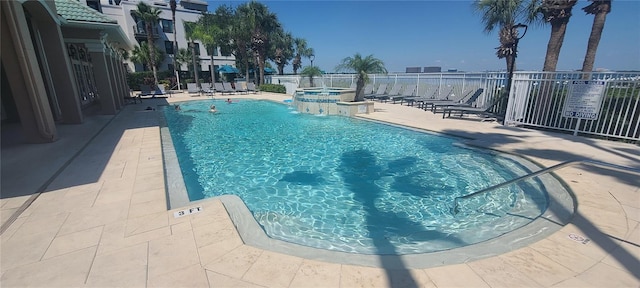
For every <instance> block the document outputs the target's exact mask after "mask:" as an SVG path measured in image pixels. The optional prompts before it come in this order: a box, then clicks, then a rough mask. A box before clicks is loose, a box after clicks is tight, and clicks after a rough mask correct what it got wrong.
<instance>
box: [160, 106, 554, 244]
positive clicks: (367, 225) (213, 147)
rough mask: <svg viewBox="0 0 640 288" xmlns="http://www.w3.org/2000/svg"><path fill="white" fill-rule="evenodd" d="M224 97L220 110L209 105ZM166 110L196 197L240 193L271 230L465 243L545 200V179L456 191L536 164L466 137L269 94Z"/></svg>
mask: <svg viewBox="0 0 640 288" xmlns="http://www.w3.org/2000/svg"><path fill="white" fill-rule="evenodd" d="M212 103H215V104H216V106H217V107H218V111H219V113H213V114H212V113H209V112H208V110H209V106H210V105H211V104H212ZM181 107H182V111H180V112H177V111H175V110H173V109H165V111H164V114H165V118H166V120H167V124H168V127H169V130H170V131H171V136H172V138H173V143H174V146H175V150H176V154H177V155H178V160H179V162H180V167H181V170H182V174H183V177H184V181H185V184H186V186H187V190H188V192H189V197H190V199H191V200H197V199H201V198H206V197H215V196H219V195H224V194H234V195H238V196H239V197H240V198H242V200H243V201H244V202H245V204H246V205H247V207H248V208H249V210H250V211H251V213H252V214H253V216H254V218H255V219H256V220H257V221H258V223H259V224H260V225H261V227H262V228H263V229H264V231H265V232H266V233H267V234H268V235H269V236H270V237H272V238H275V239H280V240H283V241H286V242H292V243H297V244H300V245H304V246H309V247H316V248H320V249H328V250H333V251H343V252H348V253H360V254H375V255H380V254H393V255H404V254H417V253H428V252H434V251H442V250H448V249H453V248H457V247H464V246H467V245H471V244H474V243H479V242H483V241H487V240H489V239H493V238H495V237H498V236H500V235H503V234H505V233H508V232H510V231H512V230H514V229H517V228H519V227H522V226H524V225H527V224H528V223H530V222H531V221H532V220H533V219H536V218H537V217H539V216H540V215H541V214H542V213H543V212H544V211H545V210H546V208H547V206H548V201H549V199H548V197H547V193H546V190H545V188H544V187H543V186H542V185H541V183H540V182H539V181H538V180H529V181H526V182H522V183H520V184H519V185H512V186H511V187H507V188H504V189H497V190H495V191H493V192H490V193H486V194H484V195H481V196H478V197H474V198H472V199H471V200H470V201H464V202H462V203H461V209H460V211H461V213H458V214H456V215H454V214H452V213H451V209H452V207H453V203H454V199H455V197H458V196H463V195H466V194H469V193H472V192H474V191H477V190H480V189H482V188H485V187H488V186H490V185H492V184H498V183H500V182H504V181H505V180H509V179H512V178H515V177H517V176H520V175H524V174H525V173H527V172H528V171H529V169H531V168H528V167H525V166H523V164H522V163H521V162H520V161H517V160H516V159H514V158H512V157H510V156H505V155H499V154H495V153H491V152H487V151H483V150H478V149H471V148H468V147H465V146H461V145H459V140H458V139H455V138H450V137H443V136H439V135H434V134H427V133H422V132H417V131H413V130H409V129H404V128H400V127H395V126H391V125H384V124H380V123H373V122H369V121H363V120H358V119H353V118H345V117H339V116H325V117H320V116H311V115H303V114H297V113H293V111H292V110H290V109H288V107H287V106H286V105H282V104H278V103H272V102H268V101H250V100H243V101H241V102H237V103H233V104H225V103H224V102H222V101H215V100H209V101H197V102H187V103H182V104H181Z"/></svg>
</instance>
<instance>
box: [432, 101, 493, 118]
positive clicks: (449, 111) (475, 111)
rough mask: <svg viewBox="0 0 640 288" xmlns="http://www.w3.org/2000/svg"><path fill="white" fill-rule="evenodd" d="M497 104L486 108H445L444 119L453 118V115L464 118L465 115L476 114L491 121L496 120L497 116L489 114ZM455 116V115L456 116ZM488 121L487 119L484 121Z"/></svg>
mask: <svg viewBox="0 0 640 288" xmlns="http://www.w3.org/2000/svg"><path fill="white" fill-rule="evenodd" d="M496 103H497V102H493V103H491V104H489V105H487V107H485V108H475V107H468V106H467V107H463V106H450V107H445V108H443V110H442V119H444V118H447V117H449V118H450V117H451V114H452V113H455V114H458V116H459V117H462V116H464V115H465V114H475V115H478V116H481V117H484V118H488V119H491V120H495V119H496V118H495V115H494V114H493V113H491V112H489V111H490V110H491V108H493V106H495V105H496ZM454 116H455V115H454ZM484 120H487V119H483V121H484Z"/></svg>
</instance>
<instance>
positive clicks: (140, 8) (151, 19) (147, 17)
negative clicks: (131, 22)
mask: <svg viewBox="0 0 640 288" xmlns="http://www.w3.org/2000/svg"><path fill="white" fill-rule="evenodd" d="M161 12H162V11H160V9H158V8H156V7H151V6H149V5H147V4H146V3H144V2H139V3H138V5H137V6H136V10H132V11H131V14H133V15H134V16H135V17H136V18H138V19H140V20H142V21H144V27H145V30H146V32H147V45H148V46H149V53H150V57H149V59H150V62H149V66H151V69H152V71H153V80H154V81H155V85H156V86H158V71H157V69H156V62H155V60H156V57H155V53H156V49H154V47H155V45H154V41H153V28H154V26H155V24H156V23H158V21H159V20H160V13H161Z"/></svg>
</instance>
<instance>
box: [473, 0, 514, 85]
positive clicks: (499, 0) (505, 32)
mask: <svg viewBox="0 0 640 288" xmlns="http://www.w3.org/2000/svg"><path fill="white" fill-rule="evenodd" d="M523 2H524V1H523V0H476V1H475V2H474V4H473V5H474V8H475V10H476V11H477V12H478V13H480V14H481V15H482V23H483V24H484V32H486V33H490V32H492V31H493V30H494V29H495V28H496V27H499V29H500V31H499V32H498V38H499V40H500V46H499V47H498V48H496V50H497V51H496V55H497V56H498V58H499V59H503V58H504V59H505V61H506V64H507V72H509V73H511V72H512V71H511V69H512V68H513V69H515V68H514V67H515V66H514V65H513V64H515V63H514V62H515V58H516V51H515V50H514V46H515V45H514V44H515V42H516V38H517V37H518V34H517V33H518V31H517V29H513V28H512V27H513V26H514V25H515V23H516V19H517V18H521V17H522V16H523V13H524V11H525V10H524V9H525V8H524V5H523V4H524V3H523Z"/></svg>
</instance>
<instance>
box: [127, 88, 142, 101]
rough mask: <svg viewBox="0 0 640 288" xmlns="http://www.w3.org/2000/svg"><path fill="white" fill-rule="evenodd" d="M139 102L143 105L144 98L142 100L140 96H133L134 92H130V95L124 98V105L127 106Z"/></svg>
mask: <svg viewBox="0 0 640 288" xmlns="http://www.w3.org/2000/svg"><path fill="white" fill-rule="evenodd" d="M138 101H139V102H140V103H142V98H140V96H138V94H133V90H131V91H129V95H127V96H124V103H126V104H131V102H133V104H137V103H138Z"/></svg>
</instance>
